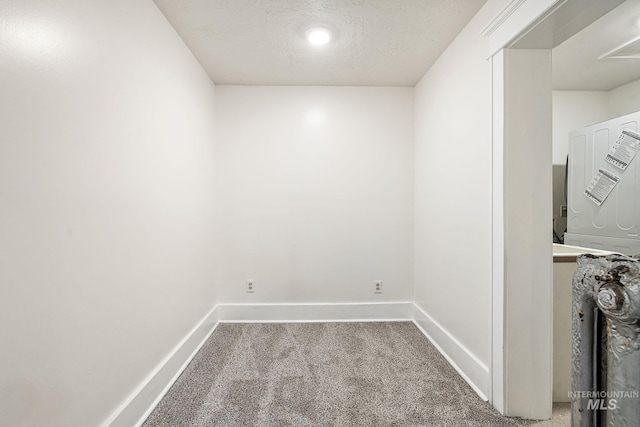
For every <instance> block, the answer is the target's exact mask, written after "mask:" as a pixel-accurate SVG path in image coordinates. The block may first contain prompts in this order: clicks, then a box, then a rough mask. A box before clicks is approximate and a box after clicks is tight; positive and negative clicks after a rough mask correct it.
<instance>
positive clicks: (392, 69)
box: [154, 0, 486, 86]
mask: <svg viewBox="0 0 640 427" xmlns="http://www.w3.org/2000/svg"><path fill="white" fill-rule="evenodd" d="M154 1H155V3H156V4H157V6H158V7H159V9H160V10H161V11H162V12H163V13H164V15H165V16H166V17H167V19H168V21H169V22H170V23H171V24H172V25H173V27H174V28H175V29H176V31H177V32H178V34H180V36H181V37H182V39H183V40H184V41H185V43H186V45H187V46H188V47H189V48H190V49H191V51H192V52H193V54H194V55H195V57H196V58H197V59H198V60H199V61H200V63H201V64H202V66H203V67H204V68H205V70H206V71H207V72H208V73H209V75H210V76H211V78H212V80H213V81H214V82H215V83H216V84H239V85H336V86H339V85H356V86H357V85H363V86H414V85H415V84H416V83H417V82H418V81H419V79H420V78H421V77H422V76H423V75H424V73H425V72H426V71H427V70H428V68H429V67H430V66H431V65H432V64H433V63H434V62H435V60H436V59H437V58H438V56H439V55H440V54H441V53H442V52H443V51H444V50H445V49H446V47H447V46H448V45H449V44H450V43H451V41H453V39H454V38H455V36H456V35H457V34H458V33H459V32H460V30H461V29H462V28H463V27H464V26H465V25H466V24H467V22H469V20H470V19H471V18H472V17H473V15H475V13H476V12H477V11H478V10H479V9H480V7H482V5H483V4H484V3H485V2H486V0H154ZM315 24H323V25H325V26H327V27H329V28H331V29H332V30H333V31H334V32H335V40H334V41H332V42H331V43H330V44H328V45H325V46H322V47H318V46H311V45H309V44H308V43H307V42H306V40H305V39H304V32H305V30H306V29H308V28H309V27H310V26H313V25H315Z"/></svg>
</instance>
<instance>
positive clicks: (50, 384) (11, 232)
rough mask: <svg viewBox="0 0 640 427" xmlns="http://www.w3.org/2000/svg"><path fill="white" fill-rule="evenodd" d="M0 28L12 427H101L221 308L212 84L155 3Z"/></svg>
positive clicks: (4, 368) (0, 328)
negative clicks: (204, 319)
mask: <svg viewBox="0 0 640 427" xmlns="http://www.w3.org/2000/svg"><path fill="white" fill-rule="evenodd" d="M0 21H1V22H0V24H1V26H2V38H1V39H0V129H2V130H1V133H2V137H1V138H0V254H1V255H0V342H1V343H2V344H1V346H2V350H1V353H2V356H1V357H0V424H1V425H5V426H43V425H47V426H92V425H98V424H99V423H100V422H101V421H103V420H105V419H106V418H107V417H108V416H109V415H110V414H111V413H112V411H113V410H114V409H115V408H116V407H117V406H118V405H119V404H120V403H121V401H122V400H123V399H124V398H125V397H126V396H127V395H128V394H129V393H131V392H132V391H133V390H134V388H135V387H136V386H137V385H138V384H139V383H140V382H141V381H142V380H143V378H145V376H147V375H148V374H149V373H150V372H151V371H152V369H153V368H154V367H155V366H156V365H157V364H158V363H159V362H160V360H162V358H163V357H165V356H166V355H167V354H168V353H169V351H170V350H171V349H172V348H173V347H174V346H175V345H176V344H177V343H178V342H179V341H180V340H181V339H182V338H183V337H184V336H185V334H186V333H187V332H188V331H189V330H191V328H192V327H194V326H195V325H196V323H197V322H198V321H199V320H200V319H201V318H202V317H203V316H204V315H205V313H206V312H207V311H208V309H209V308H210V307H211V306H212V305H213V303H214V300H215V290H214V276H215V271H214V267H215V265H214V263H215V256H214V241H215V235H214V229H213V221H212V220H211V218H212V216H213V214H214V205H213V202H214V201H213V198H214V147H213V143H214V125H213V123H214V122H213V118H214V111H215V110H214V108H215V103H214V87H213V85H212V84H211V82H210V80H209V79H208V77H207V75H206V74H205V73H204V72H203V71H202V69H201V67H200V66H199V64H198V63H197V62H196V61H195V59H194V58H193V56H192V55H191V53H190V52H189V51H188V50H187V49H186V47H185V46H184V44H183V43H182V41H181V40H180V39H179V38H178V36H177V35H176V33H175V32H174V30H173V29H172V28H171V27H170V26H169V24H168V23H167V22H166V21H165V19H164V17H163V16H162V15H161V13H160V12H159V11H158V10H157V8H156V7H155V5H154V4H153V3H152V2H150V1H146V0H114V1H102V2H85V1H77V0H58V1H56V2H55V5H52V4H51V2H50V1H48V0H39V1H38V0H33V1H28V2H26V1H21V0H8V1H6V0H5V1H3V2H1V3H0Z"/></svg>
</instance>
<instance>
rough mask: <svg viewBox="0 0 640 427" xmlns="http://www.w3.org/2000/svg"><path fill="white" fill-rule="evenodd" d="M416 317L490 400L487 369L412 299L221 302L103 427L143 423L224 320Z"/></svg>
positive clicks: (421, 328)
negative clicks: (282, 302)
mask: <svg viewBox="0 0 640 427" xmlns="http://www.w3.org/2000/svg"><path fill="white" fill-rule="evenodd" d="M376 321H377V322H379V321H387V322H388V321H413V322H414V323H415V324H416V326H417V327H418V328H419V329H420V330H421V331H422V333H424V334H425V335H426V337H427V338H428V339H429V340H430V341H431V343H433V345H434V346H435V347H436V348H437V349H438V350H439V351H440V353H442V354H443V355H444V357H445V358H446V359H447V360H448V361H449V363H451V365H452V366H453V367H454V368H455V369H456V370H457V371H458V373H459V374H460V375H461V376H462V377H463V378H464V379H465V380H466V381H467V382H468V383H469V385H471V387H472V388H473V389H474V390H475V391H476V393H478V395H479V396H480V397H481V398H482V399H484V400H487V396H488V391H489V369H488V368H487V366H485V365H484V364H483V363H482V362H480V361H479V360H478V359H477V358H476V357H475V356H474V355H473V354H472V353H471V352H469V350H468V349H466V348H465V347H464V346H463V345H462V344H461V343H460V342H459V341H458V340H456V339H455V338H454V337H453V336H451V335H450V334H449V333H448V332H447V331H446V330H445V329H443V328H442V327H441V326H440V325H439V324H438V323H437V322H435V321H434V320H433V319H432V318H431V317H430V316H429V315H428V314H426V313H425V312H424V311H423V310H422V309H421V308H420V307H418V306H417V305H415V304H414V303H412V302H384V303H336V304H315V303H312V304H218V305H216V306H215V307H214V308H212V309H211V311H209V313H207V315H206V316H205V317H204V318H203V319H202V320H201V321H200V322H199V323H198V324H197V325H196V326H195V327H194V328H193V329H192V330H191V331H190V332H189V333H188V334H187V335H186V336H185V337H184V339H183V340H182V341H181V342H180V343H178V345H176V347H175V348H174V349H173V350H172V351H171V352H170V353H169V354H168V355H167V357H165V359H164V360H163V361H162V362H161V363H160V364H158V366H157V367H156V369H154V371H153V372H152V373H151V374H150V375H149V376H148V377H147V378H146V379H145V380H144V381H143V382H142V383H141V384H140V385H139V386H138V388H136V390H135V391H134V392H133V393H131V395H130V396H129V397H128V398H127V399H126V400H125V401H124V402H123V403H122V404H121V405H120V406H119V407H118V409H117V410H116V411H114V413H113V414H112V415H111V416H110V417H109V418H108V419H107V420H106V421H105V422H104V423H103V424H102V427H131V426H135V427H139V426H140V425H142V423H143V422H144V420H145V419H146V418H147V416H149V414H150V413H151V411H153V409H154V408H155V407H156V405H157V404H158V403H159V402H160V400H161V399H162V397H163V396H164V395H165V394H166V393H167V391H168V390H169V388H171V386H172V385H173V383H174V382H175V381H176V380H177V379H178V377H179V376H180V374H181V373H182V371H183V370H184V369H185V368H186V367H187V365H188V364H189V362H190V361H191V359H193V357H194V356H195V355H196V353H197V352H198V350H200V347H202V345H203V344H204V343H205V342H206V340H207V339H208V338H209V336H210V335H211V334H212V333H213V331H214V330H215V328H216V327H217V325H218V324H219V323H221V322H239V323H240V322H376Z"/></svg>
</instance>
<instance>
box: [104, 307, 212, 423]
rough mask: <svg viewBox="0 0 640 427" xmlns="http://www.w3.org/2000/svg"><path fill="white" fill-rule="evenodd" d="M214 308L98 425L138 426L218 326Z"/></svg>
mask: <svg viewBox="0 0 640 427" xmlns="http://www.w3.org/2000/svg"><path fill="white" fill-rule="evenodd" d="M217 308H218V306H215V307H213V308H212V309H211V310H210V311H209V312H208V313H207V314H206V315H205V316H204V317H203V318H202V320H201V321H200V322H199V323H198V324H197V325H196V326H195V327H194V328H193V329H192V330H191V331H190V332H189V333H188V334H187V335H186V336H185V337H184V338H183V339H182V341H180V342H179V343H178V344H177V345H176V346H175V347H174V348H173V350H172V351H171V352H170V353H169V354H168V355H167V356H166V357H165V358H164V360H162V362H160V363H159V364H158V366H156V368H155V369H154V370H153V372H151V374H150V375H149V376H148V377H147V378H145V380H144V381H142V383H141V384H140V385H139V386H138V387H137V388H136V389H135V390H134V391H133V393H131V395H130V396H129V397H128V398H127V399H126V400H125V401H124V402H123V403H122V404H121V405H120V406H119V407H118V409H116V410H115V411H114V413H113V414H112V415H111V416H110V417H109V418H108V419H107V420H106V421H105V422H104V423H103V424H102V427H107V426H108V427H131V426H135V427H138V426H140V425H142V423H143V422H144V420H145V419H146V418H147V417H148V416H149V414H150V413H151V411H153V409H154V408H155V407H156V406H157V405H158V403H159V402H160V400H161V399H162V398H163V397H164V395H165V394H166V393H167V391H169V388H171V386H172V385H173V383H174V382H175V381H176V380H177V379H178V377H179V376H180V374H181V373H182V371H183V370H184V369H185V368H186V367H187V365H188V364H189V362H191V359H193V357H194V356H195V355H196V353H198V350H200V347H202V345H203V344H204V343H205V342H206V341H207V339H208V338H209V336H210V335H211V334H212V333H213V331H214V330H215V328H216V327H217V326H218V323H219V319H218V310H217Z"/></svg>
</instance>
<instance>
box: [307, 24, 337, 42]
mask: <svg viewBox="0 0 640 427" xmlns="http://www.w3.org/2000/svg"><path fill="white" fill-rule="evenodd" d="M305 35H306V36H307V40H308V41H309V43H311V44H314V45H317V46H320V45H323V44H327V43H329V41H330V40H331V31H329V30H328V29H326V28H323V27H314V28H309V29H308V30H307V32H306V33H305Z"/></svg>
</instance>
